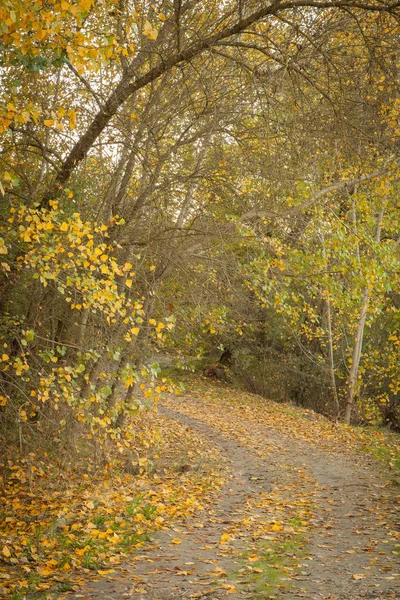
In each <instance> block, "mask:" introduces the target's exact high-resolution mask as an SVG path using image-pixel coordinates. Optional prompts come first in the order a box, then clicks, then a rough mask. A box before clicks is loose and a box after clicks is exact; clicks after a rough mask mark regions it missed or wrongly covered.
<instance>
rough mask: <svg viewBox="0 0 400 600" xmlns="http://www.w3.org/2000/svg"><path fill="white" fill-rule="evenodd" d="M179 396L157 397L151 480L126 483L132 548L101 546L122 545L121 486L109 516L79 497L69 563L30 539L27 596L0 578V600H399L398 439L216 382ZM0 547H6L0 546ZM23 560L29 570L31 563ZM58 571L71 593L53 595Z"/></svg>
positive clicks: (99, 496) (96, 497)
mask: <svg viewBox="0 0 400 600" xmlns="http://www.w3.org/2000/svg"><path fill="white" fill-rule="evenodd" d="M188 387H189V391H188V392H184V393H183V394H180V395H170V396H168V397H167V398H165V399H164V400H163V401H162V405H160V406H159V410H158V414H157V416H156V417H155V418H156V420H157V426H158V427H160V428H161V430H164V429H165V431H174V435H173V437H172V439H171V440H169V441H168V443H167V445H166V446H164V448H163V449H162V451H161V452H160V453H159V454H158V455H157V456H155V457H153V459H154V463H153V462H152V465H155V467H154V470H153V471H152V472H151V473H150V472H149V470H147V471H146V470H144V471H143V472H141V473H140V474H139V476H137V477H135V478H134V479H132V480H131V481H130V484H129V485H130V486H132V485H133V481H134V480H135V481H136V485H137V486H139V487H140V486H141V487H142V495H141V496H140V499H141V500H140V502H141V504H140V502H139V501H137V502H136V503H134V507H135V508H134V509H131V510H128V513H129V515H130V516H131V517H132V516H133V519H134V521H135V526H136V537H135V538H133V537H132V529H129V531H130V534H131V537H130V538H129V539H130V540H131V545H130V546H129V545H128V546H127V545H126V544H125V546H124V548H123V551H122V550H121V547H122V546H121V545H119V542H118V543H117V542H116V541H112V539H114V538H115V536H117V538H121V539H125V540H126V539H127V535H126V531H125V530H124V527H125V521H128V520H129V519H128V517H126V518H125V517H124V520H123V521H121V518H120V519H118V518H117V517H115V510H114V513H113V511H112V508H109V506H111V507H113V506H115V503H116V502H117V503H118V501H119V500H120V497H121V496H122V504H124V503H125V504H124V506H125V508H126V506H132V502H131V497H130V496H126V495H125V496H124V493H125V494H127V489H126V486H127V481H126V480H125V479H124V480H122V481H117V482H115V485H116V486H117V487H115V485H113V486H111V487H112V488H113V489H117V488H118V485H119V486H125V488H124V489H119V490H117V491H118V497H117V500H116V499H115V495H114V496H112V499H113V502H114V504H113V503H112V502H111V500H110V498H111V496H108V499H109V500H110V504H109V506H108V505H107V502H106V500H107V497H106V496H105V495H104V489H103V491H102V490H101V489H100V487H99V486H98V487H97V488H96V489H91V490H90V493H88V490H87V489H86V495H85V502H86V505H87V511H86V512H84V521H85V519H86V521H85V524H84V525H82V535H83V536H84V537H82V538H79V536H78V537H76V536H77V533H78V532H79V526H75V525H76V523H75V522H79V519H78V517H77V515H74V518H72V519H71V518H70V519H68V518H66V519H65V521H64V522H63V524H62V528H63V532H62V533H63V536H64V538H66V539H69V538H68V535H72V538H74V539H73V541H74V545H73V546H71V547H69V548H68V552H69V553H71V552H73V551H74V552H75V553H76V554H77V556H75V559H72V560H71V559H68V558H66V557H67V556H68V552H67V551H66V545H65V542H64V549H63V553H61V550H60V548H58V550H56V549H53V550H52V552H53V555H55V558H50V556H52V554H51V549H50V550H49V551H48V552H47V548H46V544H45V543H44V541H46V540H47V538H46V537H42V538H40V540H41V541H39V542H38V544H37V546H42V544H43V547H44V551H43V552H46V557H43V556H42V563H41V565H40V564H39V565H38V567H37V568H36V571H35V574H38V575H40V576H41V577H40V583H36V589H33V587H32V585H33V584H32V583H30V584H29V585H30V587H29V586H28V587H29V590H30V591H29V590H28V588H26V590H27V592H25V595H23V593H24V591H23V590H24V589H23V588H22V587H21V586H19V587H18V588H17V587H16V585H15V581H16V579H15V577H11V578H8V579H6V577H3V579H5V586H6V587H5V588H4V589H5V591H8V592H10V591H11V590H12V589H13V590H14V591H13V594H14V595H13V597H14V598H16V599H19V598H25V597H32V598H34V597H37V594H38V593H40V590H42V593H43V594H44V597H48V598H50V597H51V598H54V597H56V598H64V597H66V598H71V600H72V599H73V598H76V599H79V598H80V599H84V600H95V599H96V600H97V599H98V600H100V599H110V600H111V599H112V600H123V599H125V598H133V599H135V600H172V599H175V598H176V599H178V598H179V599H183V600H186V599H187V600H189V599H197V600H225V599H232V600H233V599H249V600H250V599H254V600H256V599H262V600H268V599H271V600H272V599H278V598H279V599H283V600H285V599H287V600H289V599H301V598H303V599H304V598H306V599H308V600H314V599H315V600H316V599H319V600H320V599H331V600H358V599H360V600H361V599H370V600H373V599H374V600H375V599H376V600H378V599H389V598H392V599H396V598H397V599H398V598H399V597H400V564H399V558H400V528H399V520H400V518H399V515H398V514H397V515H396V510H398V508H399V499H400V496H399V488H398V487H396V485H395V484H396V481H395V479H396V475H395V473H396V468H397V467H398V466H400V465H399V464H398V456H399V438H398V436H395V435H393V434H385V433H382V432H380V431H376V430H373V429H359V430H358V429H353V428H349V427H345V426H337V425H335V424H333V423H331V422H330V421H328V420H327V419H325V418H323V417H321V416H319V415H316V414H315V413H313V412H312V411H307V410H301V409H298V408H295V407H291V406H283V405H278V404H275V403H273V402H270V401H266V400H265V399H261V398H259V397H257V396H254V395H252V394H247V393H243V392H239V391H237V390H234V389H233V388H231V387H229V386H225V385H222V384H213V383H210V382H208V381H207V382H206V381H201V380H198V379H196V380H193V381H191V383H190V385H189V386H188ZM168 444H169V445H168ZM378 458H379V459H381V460H380V462H378ZM396 461H397V462H396ZM386 467H388V468H386ZM171 468H172V471H171ZM397 485H398V482H397ZM108 487H110V486H108ZM144 497H146V498H147V499H149V500H150V502H148V503H147V504H144V503H143V501H142V500H143V498H144ZM105 498H106V499H105ZM101 501H103V502H104V504H103V505H101ZM127 501H128V505H127ZM129 501H130V502H131V503H130V504H129ZM139 505H140V506H141V507H142V508H141V509H140V510H139V509H138V507H139ZM92 508H93V510H94V513H93V514H92V513H90V509H92ZM153 509H154V510H153ZM88 511H89V513H90V514H89V513H88ZM99 511H100V512H99ZM72 514H73V513H72ZM101 514H106V517H102V518H99V515H101ZM66 517H68V514H66ZM111 518H113V519H114V521H113V523H114V525H110V523H109V522H108V521H107V519H109V520H110V519H111ZM72 521H74V523H73V524H72V525H71V523H72ZM116 523H117V524H118V526H119V529H118V530H117V529H116V526H115V524H116ZM74 526H75V527H74ZM138 528H141V530H138ZM124 531H125V533H124ZM68 532H69V533H68ZM72 532H73V533H72ZM93 532H95V533H93ZM148 534H150V539H148V537H147V536H148ZM88 536H89V537H90V541H89V542H88V539H89V538H88ZM110 536H111V537H110ZM64 538H63V539H64ZM48 539H53V538H51V537H50V538H48ZM77 540H78V541H77ZM103 540H105V541H104V544H106V542H107V540H111V541H109V544H108V546H107V545H104V544H103V545H102V546H101V549H102V552H99V551H97V555H96V556H97V558H98V559H99V560H98V561H97V562H93V564H92V565H90V564H89V563H88V561H86V563H85V562H84V563H83V564H82V563H80V562H79V560H78V558H77V557H82V555H83V556H84V557H87V555H88V551H89V550H90V552H91V555H92V556H94V555H95V550H96V548H97V546H96V544H100V545H101V544H102V543H103ZM146 540H147V541H146ZM61 541H62V540H61ZM61 541H60V547H61V546H62V543H61ZM133 541H135V542H136V543H133ZM78 542H79V543H78ZM48 543H50V542H48V541H47V544H48ZM107 543H108V542H107ZM83 544H85V545H83ZM120 546H121V547H120ZM134 546H136V549H135V552H134V553H132V550H133V549H134V548H133V547H134ZM5 547H6V548H7V549H8V550H9V549H11V550H12V539H11V538H10V537H9V538H8V546H5ZM16 547H17V546H16ZM17 548H18V547H17ZM110 548H113V550H112V552H111V551H110ZM36 552H37V554H39V551H38V550H36ZM7 554H8V552H6V553H4V548H3V555H4V558H5V559H7V558H8V556H7ZM31 554H32V553H31ZM14 555H15V556H16V557H17V556H20V555H18V552H17V551H15V553H14ZM61 556H63V557H64V560H63V561H61ZM18 561H19V562H21V561H22V559H21V558H18V559H17V558H15V560H14V564H13V565H12V566H13V568H16V569H17V568H18V564H16V563H18ZM22 562H23V561H22ZM62 562H64V567H63V566H62ZM26 564H30V567H29V568H30V569H32V559H30V562H29V563H26ZM65 565H68V569H67V571H68V575H69V576H70V577H71V579H70V583H69V585H64V587H62V586H60V587H59V588H58V590H59V591H58V592H57V594H56V595H55V596H54V591H53V590H54V585H55V583H56V582H57V581H58V582H61V581H62V577H60V570H61V572H62V570H63V568H65ZM22 566H23V565H22ZM93 567H94V568H93ZM98 567H101V568H98ZM2 571H3V572H4V573H6V570H4V569H0V577H1V575H2ZM29 575H30V579H29V576H28V581H29V582H32V581H33V578H32V574H31V573H30V574H29ZM65 575H66V573H65V572H64V576H65ZM13 582H14V584H13ZM64 583H65V582H64ZM7 586H9V587H8V589H7ZM40 586H42V587H40ZM18 590H19V591H18ZM21 590H22V591H21ZM62 590H65V591H64V592H63V591H62ZM66 592H67V593H66ZM18 594H19V595H18ZM4 597H6V596H4ZM8 597H11V595H9V596H8Z"/></svg>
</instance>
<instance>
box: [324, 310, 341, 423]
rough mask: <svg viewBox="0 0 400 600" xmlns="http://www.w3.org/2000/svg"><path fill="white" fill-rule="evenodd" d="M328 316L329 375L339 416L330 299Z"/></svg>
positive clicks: (336, 414) (336, 413)
mask: <svg viewBox="0 0 400 600" xmlns="http://www.w3.org/2000/svg"><path fill="white" fill-rule="evenodd" d="M326 316H327V321H328V348H329V375H330V379H331V386H332V394H333V403H334V405H335V417H336V418H337V417H338V416H339V412H340V406H339V399H338V393H337V387H336V377H335V361H334V357H333V338H332V314H331V302H330V300H327V301H326Z"/></svg>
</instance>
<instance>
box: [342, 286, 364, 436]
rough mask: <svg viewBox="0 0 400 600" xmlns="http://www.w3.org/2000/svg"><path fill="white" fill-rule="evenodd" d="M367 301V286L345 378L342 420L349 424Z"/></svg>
mask: <svg viewBox="0 0 400 600" xmlns="http://www.w3.org/2000/svg"><path fill="white" fill-rule="evenodd" d="M368 302H369V294H368V288H365V289H364V293H363V299H362V304H361V311H360V317H359V320H358V326H357V332H356V337H355V340H354V347H353V356H352V363H351V369H350V373H349V377H348V380H347V397H346V411H345V415H344V422H345V423H346V424H347V425H350V421H351V413H352V410H353V405H354V396H355V391H356V384H357V377H358V368H359V366H360V358H361V350H362V344H363V338H364V327H365V321H366V319H367V313H368Z"/></svg>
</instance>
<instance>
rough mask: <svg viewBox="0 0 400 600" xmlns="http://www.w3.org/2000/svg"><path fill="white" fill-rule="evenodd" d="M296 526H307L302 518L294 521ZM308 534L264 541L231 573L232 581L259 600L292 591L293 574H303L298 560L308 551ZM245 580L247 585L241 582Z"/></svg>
mask: <svg viewBox="0 0 400 600" xmlns="http://www.w3.org/2000/svg"><path fill="white" fill-rule="evenodd" d="M290 525H291V526H292V527H299V526H301V525H303V523H302V521H301V520H300V519H292V520H291V521H290ZM304 544H305V534H304V533H295V534H294V535H292V536H291V537H290V538H288V539H285V540H283V541H278V540H276V541H273V540H268V541H265V540H263V541H261V542H259V543H258V544H257V545H256V546H255V547H254V548H252V549H251V550H247V551H246V552H244V553H243V555H242V557H241V559H242V563H243V566H242V567H241V568H240V569H238V570H237V571H233V572H231V573H229V574H228V579H230V580H231V581H232V582H233V581H237V582H239V583H238V587H240V588H241V590H242V591H245V592H246V593H251V594H252V597H254V598H257V599H259V598H260V599H262V600H263V599H265V600H271V599H278V597H279V596H278V595H277V594H279V590H280V589H283V588H285V589H288V588H290V587H291V582H290V581H288V578H289V576H290V575H293V574H295V573H298V572H299V564H298V561H299V559H301V558H302V557H303V556H304V554H305V552H304ZM243 579H245V582H244V583H240V581H241V580H242V581H243Z"/></svg>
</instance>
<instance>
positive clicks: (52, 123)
mask: <svg viewBox="0 0 400 600" xmlns="http://www.w3.org/2000/svg"><path fill="white" fill-rule="evenodd" d="M43 124H44V125H46V127H51V126H52V125H54V119H46V120H45V121H43Z"/></svg>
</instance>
